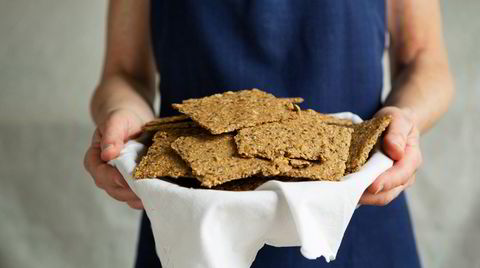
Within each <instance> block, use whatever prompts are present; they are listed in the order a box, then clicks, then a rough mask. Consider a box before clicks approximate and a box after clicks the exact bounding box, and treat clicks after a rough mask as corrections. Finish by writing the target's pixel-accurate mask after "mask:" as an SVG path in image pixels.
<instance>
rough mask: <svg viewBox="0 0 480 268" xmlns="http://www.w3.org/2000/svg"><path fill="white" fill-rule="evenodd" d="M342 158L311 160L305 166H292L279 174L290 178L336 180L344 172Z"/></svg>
mask: <svg viewBox="0 0 480 268" xmlns="http://www.w3.org/2000/svg"><path fill="white" fill-rule="evenodd" d="M345 162H346V161H344V160H335V159H333V160H326V161H323V162H318V161H315V162H312V164H311V165H310V166H307V167H305V168H292V169H290V170H288V171H286V172H282V173H280V175H281V176H287V177H292V178H305V179H310V180H327V181H338V180H340V178H342V176H343V174H344V173H345Z"/></svg>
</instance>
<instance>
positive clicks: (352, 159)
mask: <svg viewBox="0 0 480 268" xmlns="http://www.w3.org/2000/svg"><path fill="white" fill-rule="evenodd" d="M391 121H392V116H390V115H387V116H382V117H375V118H373V119H370V120H367V121H364V122H362V123H360V124H354V125H352V126H350V127H351V128H353V130H354V131H353V134H352V142H351V144H350V150H349V156H348V160H347V168H346V173H347V174H349V173H353V172H357V171H359V170H360V168H361V167H362V166H363V164H365V162H366V161H367V159H368V156H369V154H370V151H371V150H372V149H373V146H374V145H375V144H376V143H377V141H378V139H379V138H380V136H381V135H382V133H383V131H385V129H386V128H387V127H388V125H389V124H390V122H391Z"/></svg>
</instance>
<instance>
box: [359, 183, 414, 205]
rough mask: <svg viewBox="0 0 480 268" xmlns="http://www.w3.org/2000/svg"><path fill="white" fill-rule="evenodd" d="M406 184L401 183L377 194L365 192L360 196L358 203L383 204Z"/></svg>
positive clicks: (396, 194)
mask: <svg viewBox="0 0 480 268" xmlns="http://www.w3.org/2000/svg"><path fill="white" fill-rule="evenodd" d="M405 188H406V186H404V185H401V186H398V187H396V188H394V189H392V190H390V191H386V192H381V193H379V194H370V193H368V192H365V193H364V194H363V195H362V197H361V198H360V201H359V203H360V204H362V205H372V206H385V205H388V204H389V203H390V202H392V200H394V199H395V198H396V197H397V196H398V195H399V194H400V193H401V192H402V191H403V190H404V189H405Z"/></svg>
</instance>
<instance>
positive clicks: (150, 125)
mask: <svg viewBox="0 0 480 268" xmlns="http://www.w3.org/2000/svg"><path fill="white" fill-rule="evenodd" d="M188 120H190V118H189V117H188V116H186V115H184V114H180V115H174V116H167V117H159V118H155V119H153V120H152V121H150V122H147V123H146V124H145V125H144V126H143V128H142V129H143V130H144V131H154V130H157V129H158V128H157V126H159V125H163V124H167V123H177V122H182V121H188Z"/></svg>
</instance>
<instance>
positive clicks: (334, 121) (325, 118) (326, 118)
mask: <svg viewBox="0 0 480 268" xmlns="http://www.w3.org/2000/svg"><path fill="white" fill-rule="evenodd" d="M301 115H302V116H306V117H309V118H311V119H312V120H317V121H318V122H322V123H325V124H328V125H337V126H351V125H353V121H352V120H350V119H341V118H338V117H335V116H332V115H328V114H322V113H319V112H317V111H315V110H312V109H307V110H302V112H301Z"/></svg>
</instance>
